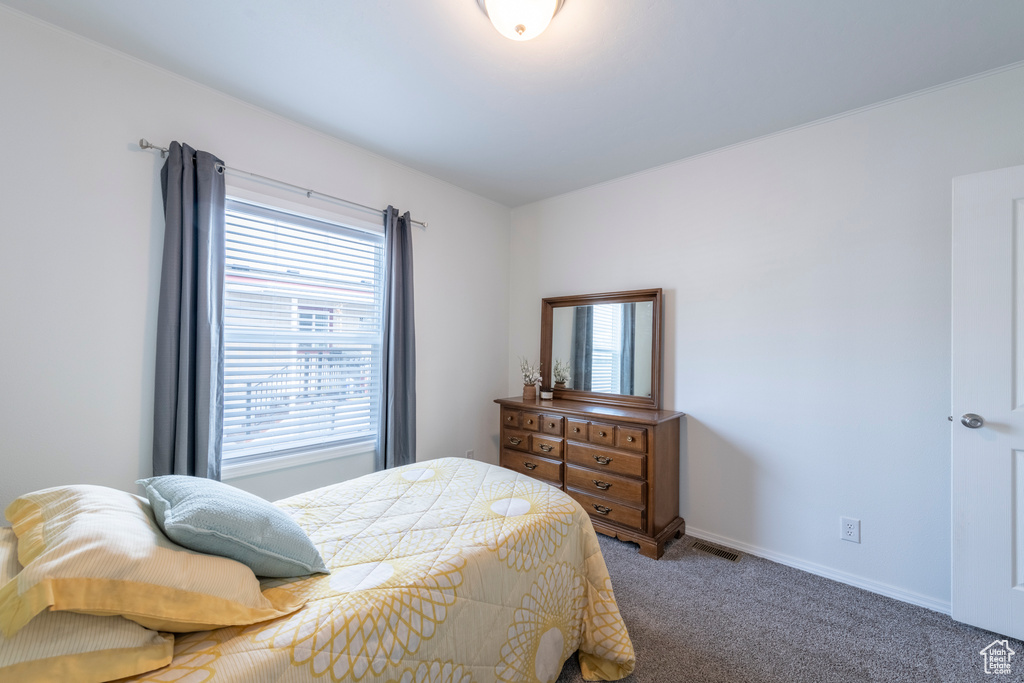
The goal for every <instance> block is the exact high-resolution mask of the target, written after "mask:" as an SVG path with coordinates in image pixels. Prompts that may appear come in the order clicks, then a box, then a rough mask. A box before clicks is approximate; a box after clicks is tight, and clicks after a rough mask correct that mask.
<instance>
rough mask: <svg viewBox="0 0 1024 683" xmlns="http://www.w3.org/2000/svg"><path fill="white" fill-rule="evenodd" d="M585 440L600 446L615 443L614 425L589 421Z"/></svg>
mask: <svg viewBox="0 0 1024 683" xmlns="http://www.w3.org/2000/svg"><path fill="white" fill-rule="evenodd" d="M587 441H589V442H590V443H596V444H599V445H601V446H614V445H615V425H608V424H603V423H601V422H591V423H590V428H589V429H588V430H587Z"/></svg>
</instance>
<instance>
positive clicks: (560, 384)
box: [555, 382, 565, 389]
mask: <svg viewBox="0 0 1024 683" xmlns="http://www.w3.org/2000/svg"><path fill="white" fill-rule="evenodd" d="M555 389H565V382H555Z"/></svg>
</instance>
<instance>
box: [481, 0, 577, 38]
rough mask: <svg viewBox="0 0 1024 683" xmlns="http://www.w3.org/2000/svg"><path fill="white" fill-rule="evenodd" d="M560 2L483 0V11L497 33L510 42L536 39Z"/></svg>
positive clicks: (545, 0) (552, 0)
mask: <svg viewBox="0 0 1024 683" xmlns="http://www.w3.org/2000/svg"><path fill="white" fill-rule="evenodd" d="M561 4H562V3H561V2H560V0H484V9H485V10H487V16H488V17H490V19H491V23H492V24H494V28H496V29H497V30H498V33H500V34H501V35H503V36H505V37H506V38H511V39H512V40H530V39H531V38H536V37H537V36H539V35H540V34H541V33H543V32H544V29H546V28H547V27H548V24H550V23H551V18H552V17H553V16H555V12H557V11H558V7H559V6H560V5H561Z"/></svg>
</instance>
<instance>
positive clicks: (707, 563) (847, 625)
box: [558, 536, 1024, 683]
mask: <svg viewBox="0 0 1024 683" xmlns="http://www.w3.org/2000/svg"><path fill="white" fill-rule="evenodd" d="M692 543H693V539H690V538H688V537H684V538H682V539H681V540H678V541H674V542H672V543H671V544H670V545H669V546H668V548H667V549H666V551H665V555H664V557H662V559H660V560H658V561H657V562H655V561H654V560H650V559H647V558H645V557H643V556H641V555H638V554H637V551H636V546H635V545H633V544H631V543H623V542H621V541H616V540H615V539H609V538H605V537H603V536H602V537H601V548H602V550H603V551H604V556H605V561H606V562H607V564H608V571H609V573H610V574H611V577H612V583H613V586H614V588H615V595H616V597H617V598H618V602H619V609H620V610H621V612H622V616H623V618H624V619H625V621H626V625H627V627H628V628H629V633H630V636H631V637H632V639H633V646H634V648H635V649H636V659H637V664H636V671H635V672H634V673H633V675H632V676H630V677H629V678H627V679H624V680H625V681H628V682H630V683H634V682H635V683H640V682H644V683H646V682H648V681H650V682H652V683H653V682H655V681H657V682H659V683H674V682H675V681H680V682H688V683H805V682H807V683H811V682H817V681H821V682H828V683H834V682H843V683H846V682H850V683H862V682H863V683H868V682H871V683H874V682H875V681H886V682H888V681H899V682H901V683H902V682H903V681H907V682H908V683H918V682H920V683H970V682H971V681H987V682H988V683H1010V682H1011V681H1024V643H1021V642H1020V641H1017V640H1010V643H1009V644H1010V647H1011V648H1012V649H1013V650H1014V651H1015V652H1016V653H1017V655H1016V656H1015V657H1013V659H1012V662H1011V666H1012V674H1011V675H1009V676H993V675H986V674H985V673H984V670H983V667H982V656H981V655H980V654H979V651H980V650H982V649H983V648H984V647H985V646H987V645H988V644H989V643H991V642H992V641H993V640H995V639H996V638H997V636H996V634H993V633H989V632H988V631H982V630H981V629H976V628H972V627H970V626H965V625H963V624H960V623H957V622H955V621H953V620H952V619H950V618H949V617H948V616H946V615H943V614H938V613H937V612H932V611H930V610H927V609H924V608H922V607H915V606H913V605H908V604H906V603H903V602H899V601H897V600H893V599H890V598H885V597H882V596H880V595H875V594H874V593H869V592H867V591H864V590H861V589H859V588H853V587H851V586H847V585H844V584H841V583H836V582H835V581H831V580H829V579H824V578H821V577H819V576H814V575H812V574H807V573H805V572H801V571H799V570H797V569H792V568H790V567H786V566H783V565H780V564H775V563H773V562H769V561H767V560H763V559H760V558H757V557H752V556H750V555H744V556H743V557H742V558H741V559H740V561H739V562H736V563H733V562H729V561H728V560H724V559H721V558H718V557H714V556H712V555H709V554H706V553H703V552H699V551H697V550H694V549H693V548H691V547H690V545H691V544H692ZM558 680H559V682H560V683H578V682H581V681H582V680H583V678H582V677H581V676H580V672H579V665H578V664H577V662H576V657H575V656H573V657H571V658H570V659H569V661H568V662H567V663H566V665H565V668H564V669H563V671H562V675H561V677H560V678H559V679H558Z"/></svg>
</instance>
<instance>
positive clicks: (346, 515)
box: [126, 458, 634, 683]
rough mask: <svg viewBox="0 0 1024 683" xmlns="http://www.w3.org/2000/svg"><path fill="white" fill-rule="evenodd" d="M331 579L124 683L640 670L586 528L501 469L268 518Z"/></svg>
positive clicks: (437, 678) (441, 464)
mask: <svg viewBox="0 0 1024 683" xmlns="http://www.w3.org/2000/svg"><path fill="white" fill-rule="evenodd" d="M276 504H277V505H278V506H279V507H280V508H282V509H283V510H285V511H286V512H287V513H288V514H289V515H290V516H291V517H292V518H293V519H295V520H296V521H297V522H298V524H299V525H300V526H301V527H302V528H303V529H304V530H305V531H306V532H307V533H308V534H309V536H310V538H311V539H312V540H313V542H314V543H315V544H316V545H317V547H318V548H319V550H320V552H321V554H322V556H323V559H324V560H325V562H326V563H327V566H328V567H329V568H330V570H331V573H330V574H329V575H326V574H322V575H315V576H311V577H305V578H299V579H264V580H263V582H262V583H263V587H264V588H265V589H270V588H279V589H283V590H286V591H289V592H291V593H293V594H294V595H295V596H297V597H301V598H303V599H305V600H306V604H305V606H304V607H302V608H301V609H300V610H299V611H297V612H295V613H293V614H291V615H289V616H286V617H282V618H278V619H275V620H272V621H269V622H263V623H258V624H254V625H252V626H247V627H229V628H221V629H218V630H214V631H204V632H198V633H190V634H186V635H179V636H178V637H177V638H176V642H175V646H174V658H173V660H172V662H171V663H170V664H169V665H168V666H166V667H164V668H162V669H158V670H156V671H151V672H149V673H148V674H144V675H140V676H136V677H133V678H129V679H126V680H130V681H138V682H140V683H141V682H143V681H145V682H157V681H159V682H161V683H165V682H170V681H174V682H179V683H202V682H206V681H213V682H215V683H243V682H244V683H264V682H266V683H270V682H273V683H290V682H299V681H306V682H308V681H353V682H364V683H371V682H373V683H376V682H382V683H383V682H389V683H390V682H392V681H394V682H399V683H413V682H416V683H420V682H423V683H425V682H427V681H430V682H436V683H441V682H447V681H451V682H453V683H469V682H470V681H472V682H475V683H484V682H486V681H554V680H555V679H556V678H557V677H558V675H559V673H560V671H561V669H562V665H563V664H564V662H565V660H566V659H567V658H568V657H569V656H571V655H572V654H573V653H574V652H576V651H577V650H578V652H579V662H580V667H581V670H582V672H583V675H584V677H585V678H587V679H590V680H617V679H619V678H622V677H624V676H626V675H628V674H629V673H630V672H631V671H632V670H633V667H634V655H633V647H632V644H631V642H630V639H629V635H628V634H627V631H626V628H625V625H624V624H623V622H622V618H621V616H620V615H619V610H618V607H617V605H616V602H615V596H614V594H613V592H612V586H611V581H610V579H609V577H608V572H607V569H606V567H605V564H604V559H603V558H602V556H601V551H600V548H599V546H598V543H597V537H596V535H595V533H594V530H593V527H592V526H591V523H590V520H589V517H588V516H587V514H586V513H585V512H584V511H583V509H582V508H580V506H579V505H578V504H577V503H576V502H575V501H573V500H572V499H571V498H570V497H569V496H567V495H565V494H564V493H562V492H561V491H559V490H558V489H555V488H553V487H551V486H548V485H546V484H542V483H540V482H538V481H536V480H534V479H531V478H529V477H525V476H523V475H520V474H517V473H515V472H512V471H510V470H507V469H502V468H499V467H494V466H491V465H486V464H483V463H479V462H475V461H471V460H464V459H461V458H442V459H439V460H432V461H427V462H423V463H417V464H414V465H409V466H405V467H400V468H396V469H393V470H387V471H384V472H378V473H375V474H371V475H367V476H365V477H360V478H359V479H355V480H352V481H348V482H344V483H341V484H336V485H333V486H328V487H325V488H321V489H317V490H314V491H310V492H308V493H303V494H301V495H298V496H294V497H292V498H287V499H285V500H282V501H278V502H277V503H276Z"/></svg>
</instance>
